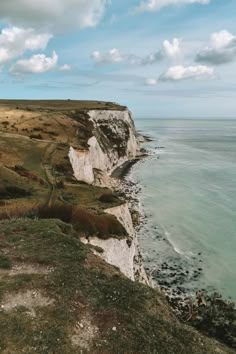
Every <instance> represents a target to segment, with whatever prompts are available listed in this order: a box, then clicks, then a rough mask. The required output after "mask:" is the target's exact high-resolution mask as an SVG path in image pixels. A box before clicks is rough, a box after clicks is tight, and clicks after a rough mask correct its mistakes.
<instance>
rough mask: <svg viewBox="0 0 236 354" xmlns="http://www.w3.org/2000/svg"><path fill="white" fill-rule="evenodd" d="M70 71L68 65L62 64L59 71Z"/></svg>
mask: <svg viewBox="0 0 236 354" xmlns="http://www.w3.org/2000/svg"><path fill="white" fill-rule="evenodd" d="M70 70H71V66H70V65H68V64H64V65H62V66H61V67H60V71H70Z"/></svg>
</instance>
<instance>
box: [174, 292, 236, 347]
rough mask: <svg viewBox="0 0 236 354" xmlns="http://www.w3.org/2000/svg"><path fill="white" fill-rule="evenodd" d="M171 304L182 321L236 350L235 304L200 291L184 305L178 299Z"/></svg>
mask: <svg viewBox="0 0 236 354" xmlns="http://www.w3.org/2000/svg"><path fill="white" fill-rule="evenodd" d="M170 304H171V305H172V306H173V307H174V309H175V310H176V309H177V311H175V312H176V314H177V316H178V317H179V318H180V320H182V321H184V322H185V323H188V324H190V325H192V326H193V327H195V328H197V329H198V330H199V331H201V332H203V333H204V334H205V335H208V336H210V337H215V338H216V339H218V340H220V341H221V342H223V343H225V344H226V345H228V346H230V347H232V348H236V309H235V303H234V302H230V301H226V300H224V299H223V298H222V296H221V295H220V294H218V293H214V294H212V295H209V294H207V293H206V292H205V291H202V292H200V291H198V292H197V293H196V297H195V298H194V299H186V300H185V303H184V304H183V302H182V299H181V300H180V306H179V302H178V299H177V301H176V302H174V303H172V302H170Z"/></svg>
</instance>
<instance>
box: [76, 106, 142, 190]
mask: <svg viewBox="0 0 236 354" xmlns="http://www.w3.org/2000/svg"><path fill="white" fill-rule="evenodd" d="M88 116H89V123H92V132H91V133H92V134H91V135H92V137H90V138H89V139H88V142H87V144H88V149H87V150H75V149H74V148H73V147H71V148H70V152H69V158H70V161H71V165H72V167H73V170H74V175H75V177H76V179H78V180H80V181H84V182H86V183H88V184H95V185H100V186H107V185H108V177H109V176H110V174H111V173H112V171H113V170H114V169H116V168H117V167H118V166H120V165H122V164H123V163H124V162H125V161H127V160H128V159H130V158H134V157H135V156H136V155H137V152H138V151H139V144H138V141H137V139H136V131H135V127H134V123H133V120H132V116H131V113H130V112H129V111H128V109H126V110H123V111H114V110H92V111H88Z"/></svg>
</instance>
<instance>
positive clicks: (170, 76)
mask: <svg viewBox="0 0 236 354" xmlns="http://www.w3.org/2000/svg"><path fill="white" fill-rule="evenodd" d="M213 77H214V69H213V68H211V67H208V66H204V65H195V66H186V67H185V66H182V65H177V66H172V67H170V68H169V69H168V70H167V71H166V72H165V73H164V74H162V75H161V77H160V80H162V81H181V80H187V79H195V80H196V79H212V78H213Z"/></svg>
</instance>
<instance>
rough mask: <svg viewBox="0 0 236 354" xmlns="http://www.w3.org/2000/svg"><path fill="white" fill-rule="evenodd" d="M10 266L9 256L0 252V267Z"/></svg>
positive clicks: (6, 267) (7, 267) (8, 267)
mask: <svg viewBox="0 0 236 354" xmlns="http://www.w3.org/2000/svg"><path fill="white" fill-rule="evenodd" d="M11 266H12V264H11V260H10V258H9V257H8V256H5V255H4V254H1V253H0V269H11Z"/></svg>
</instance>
